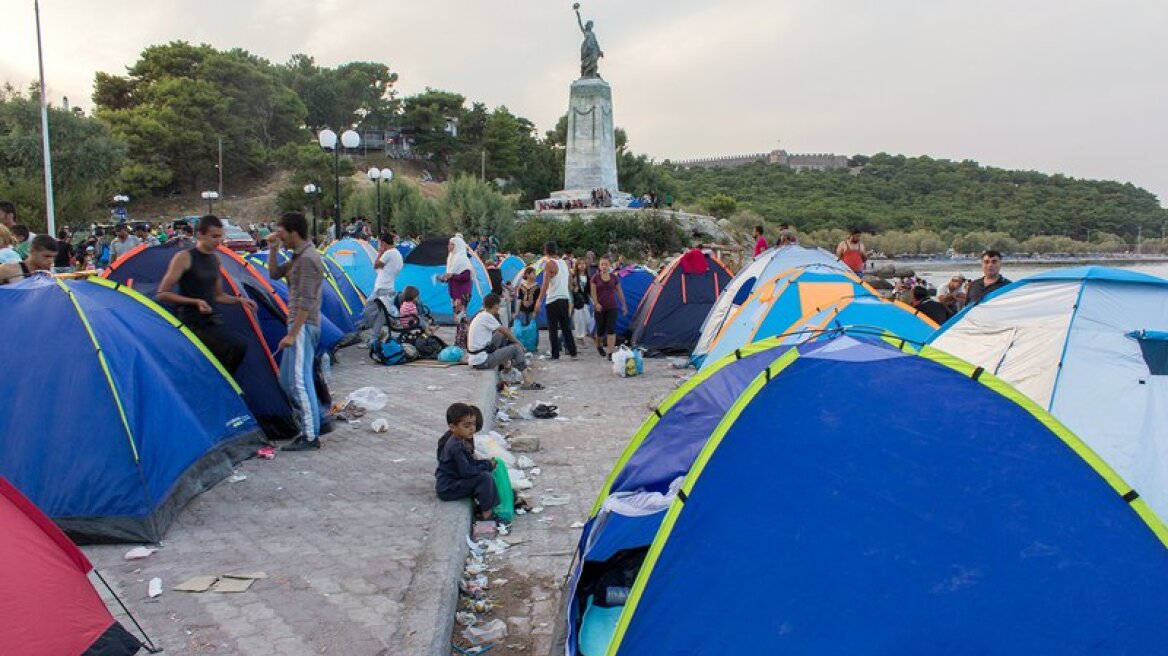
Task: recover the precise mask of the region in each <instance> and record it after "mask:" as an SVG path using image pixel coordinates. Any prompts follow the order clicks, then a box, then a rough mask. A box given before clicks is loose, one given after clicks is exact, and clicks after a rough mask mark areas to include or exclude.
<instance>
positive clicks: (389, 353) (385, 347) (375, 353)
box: [369, 337, 416, 365]
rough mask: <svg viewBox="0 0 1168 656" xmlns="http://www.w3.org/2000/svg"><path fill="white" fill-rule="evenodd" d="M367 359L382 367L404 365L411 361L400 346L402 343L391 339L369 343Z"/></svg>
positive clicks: (375, 340)
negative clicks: (382, 365)
mask: <svg viewBox="0 0 1168 656" xmlns="http://www.w3.org/2000/svg"><path fill="white" fill-rule="evenodd" d="M415 353H416V351H415ZM369 357H370V359H372V360H373V361H374V362H376V363H377V364H384V365H395V364H405V363H407V362H409V361H410V360H411V359H412V358H410V356H409V354H408V353H407V352H406V350H405V348H404V347H403V346H402V343H401V342H399V341H397V340H396V339H394V338H393V337H387V338H386V339H384V340H380V339H374V340H372V341H370V342H369Z"/></svg>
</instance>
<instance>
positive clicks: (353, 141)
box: [316, 128, 361, 237]
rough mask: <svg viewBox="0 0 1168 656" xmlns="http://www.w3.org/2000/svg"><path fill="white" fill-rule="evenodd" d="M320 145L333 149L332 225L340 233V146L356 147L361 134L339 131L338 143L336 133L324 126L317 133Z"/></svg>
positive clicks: (351, 131) (326, 148)
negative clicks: (334, 188) (333, 198)
mask: <svg viewBox="0 0 1168 656" xmlns="http://www.w3.org/2000/svg"><path fill="white" fill-rule="evenodd" d="M316 138H317V141H318V142H319V143H320V147H321V148H323V149H325V150H331V151H333V177H334V179H335V181H336V198H335V202H334V206H333V226H335V228H336V234H337V236H338V237H339V236H340V235H341V148H342V147H344V148H356V147H357V146H359V145H360V144H361V135H359V134H357V133H356V132H355V131H353V130H345V131H344V132H343V133H341V138H340V144H338V143H337V133H336V132H333V131H332V130H330V129H328V128H325V129H323V130H321V131H320V134H318V135H317V137H316Z"/></svg>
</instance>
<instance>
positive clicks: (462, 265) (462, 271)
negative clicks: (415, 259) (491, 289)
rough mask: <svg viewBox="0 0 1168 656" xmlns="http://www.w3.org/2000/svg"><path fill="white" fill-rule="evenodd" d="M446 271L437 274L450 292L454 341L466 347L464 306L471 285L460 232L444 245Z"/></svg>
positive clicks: (468, 259) (463, 242)
mask: <svg viewBox="0 0 1168 656" xmlns="http://www.w3.org/2000/svg"><path fill="white" fill-rule="evenodd" d="M446 251H447V253H448V254H447V256H446V273H444V274H442V275H441V276H439V280H443V281H445V282H446V285H447V292H449V294H450V305H451V307H453V308H454V325H455V330H454V343H455V344H456V345H458V346H459V347H461V348H462V349H463V350H465V349H466V337H467V317H466V308H467V305H468V304H469V303H470V293H471V285H472V276H473V275H474V274H473V272H472V271H471V265H470V255H468V254H467V245H466V241H464V240H463V238H462V235H461V234H456V235H454V236H453V237H451V238H450V243H448V244H447V245H446Z"/></svg>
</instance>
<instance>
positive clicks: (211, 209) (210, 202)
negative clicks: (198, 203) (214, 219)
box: [203, 191, 219, 214]
mask: <svg viewBox="0 0 1168 656" xmlns="http://www.w3.org/2000/svg"><path fill="white" fill-rule="evenodd" d="M203 200H205V201H207V214H214V213H215V201H217V200H219V192H217V191H204V192H203Z"/></svg>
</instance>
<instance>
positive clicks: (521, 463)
mask: <svg viewBox="0 0 1168 656" xmlns="http://www.w3.org/2000/svg"><path fill="white" fill-rule="evenodd" d="M515 464H516V466H518V467H519V468H520V469H531V468H532V467H534V466H535V461H534V460H532V459H531V458H528V457H527V456H519V457H518V458H516V459H515Z"/></svg>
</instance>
